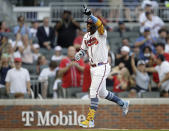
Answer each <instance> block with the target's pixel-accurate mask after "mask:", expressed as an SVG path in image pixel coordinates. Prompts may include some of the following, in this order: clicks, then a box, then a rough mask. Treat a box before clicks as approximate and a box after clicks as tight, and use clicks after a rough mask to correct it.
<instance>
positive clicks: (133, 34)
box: [122, 32, 140, 39]
mask: <svg viewBox="0 0 169 131" xmlns="http://www.w3.org/2000/svg"><path fill="white" fill-rule="evenodd" d="M139 35H140V34H139V33H138V32H124V33H123V34H122V37H127V38H129V39H130V38H138V37H139Z"/></svg>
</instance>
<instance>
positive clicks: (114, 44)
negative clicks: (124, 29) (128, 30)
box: [108, 38, 121, 53]
mask: <svg viewBox="0 0 169 131" xmlns="http://www.w3.org/2000/svg"><path fill="white" fill-rule="evenodd" d="M108 42H109V46H110V50H111V51H113V52H114V53H116V52H117V50H118V48H120V47H121V39H120V38H109V39H108Z"/></svg>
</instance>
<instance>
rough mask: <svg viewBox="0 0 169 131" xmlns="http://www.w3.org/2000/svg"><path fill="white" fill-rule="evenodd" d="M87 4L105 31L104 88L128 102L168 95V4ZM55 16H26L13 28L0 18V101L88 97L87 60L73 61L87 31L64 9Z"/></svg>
mask: <svg viewBox="0 0 169 131" xmlns="http://www.w3.org/2000/svg"><path fill="white" fill-rule="evenodd" d="M12 2H13V3H14V4H16V5H17V6H22V7H23V6H41V7H43V6H46V4H49V1H48V3H45V2H46V1H44V0H41V1H40V0H38V2H37V1H34V0H30V1H29V2H28V1H27V2H26V1H22V0H13V1H12ZM58 2H60V3H61V4H63V3H64V2H63V1H58ZM78 2H79V1H76V2H75V3H76V4H77V3H78ZM86 2H87V3H88V4H89V7H91V10H92V12H93V14H94V15H95V16H97V17H98V18H99V19H100V20H101V21H102V23H103V24H104V26H105V29H106V30H107V31H108V36H107V47H108V48H109V54H108V56H109V59H108V61H109V63H110V65H111V68H112V69H111V73H110V75H109V77H108V78H107V80H106V85H107V89H108V90H110V91H112V92H114V93H115V94H117V95H118V96H120V97H126V98H145V97H169V96H168V92H169V63H168V62H169V28H168V27H169V26H168V17H166V16H167V15H168V16H169V12H168V10H167V9H168V6H169V3H168V2H167V1H163V0H153V1H150V0H144V1H142V0H109V1H108V0H89V1H86ZM13 3H12V4H13ZM93 3H94V4H93ZM80 4H83V3H80ZM92 4H93V5H92ZM77 5H78V4H77ZM92 7H93V8H92ZM114 7H116V8H114ZM120 7H123V8H122V9H123V10H122V14H121V12H119V10H118V9H119V8H120ZM80 8H81V7H80ZM106 9H109V12H105V10H106ZM160 9H162V10H160ZM57 13H60V16H59V17H57V18H55V19H56V21H52V20H51V17H49V16H43V19H42V20H37V19H33V20H30V19H29V18H30V17H28V14H26V15H25V14H24V15H17V16H16V18H17V24H16V25H13V24H12V25H11V24H9V23H12V22H7V21H6V20H5V19H3V18H4V17H1V16H0V17H1V18H0V20H1V22H0V98H40V99H45V98H53V99H57V98H81V99H88V98H89V96H88V92H89V87H90V83H91V77H90V63H89V60H88V57H87V56H85V57H84V58H82V59H81V60H80V61H78V62H77V61H75V60H74V55H75V53H76V52H77V51H79V49H80V46H81V43H82V40H83V36H84V34H85V33H86V32H87V30H86V24H85V22H84V20H85V18H84V17H83V16H80V17H81V19H78V17H76V15H75V13H76V12H72V10H71V9H64V8H63V9H62V12H55V14H53V15H54V16H55V15H56V14H57ZM81 14H82V13H81ZM105 14H106V15H105ZM32 15H33V16H34V15H35V16H36V15H37V14H36V13H33V14H32ZM112 25H113V26H112Z"/></svg>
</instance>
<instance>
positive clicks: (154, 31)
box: [140, 12, 164, 38]
mask: <svg viewBox="0 0 169 131" xmlns="http://www.w3.org/2000/svg"><path fill="white" fill-rule="evenodd" d="M145 14H146V18H147V19H146V21H145V22H144V24H143V25H142V26H141V28H140V31H141V33H143V32H144V28H150V34H151V37H156V38H158V36H159V35H158V31H159V29H160V28H162V27H163V26H164V22H163V21H162V19H161V18H160V17H158V16H154V15H153V14H152V13H151V12H146V13H145Z"/></svg>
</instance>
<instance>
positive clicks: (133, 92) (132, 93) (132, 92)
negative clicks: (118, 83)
mask: <svg viewBox="0 0 169 131" xmlns="http://www.w3.org/2000/svg"><path fill="white" fill-rule="evenodd" d="M128 98H137V91H136V89H133V88H132V89H130V91H129V94H128Z"/></svg>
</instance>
